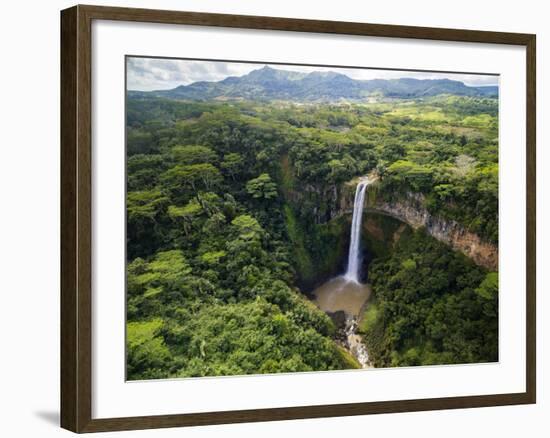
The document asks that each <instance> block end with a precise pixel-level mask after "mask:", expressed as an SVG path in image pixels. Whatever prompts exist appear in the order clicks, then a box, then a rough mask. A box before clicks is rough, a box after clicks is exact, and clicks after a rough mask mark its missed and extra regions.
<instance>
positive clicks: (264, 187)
mask: <svg viewBox="0 0 550 438" xmlns="http://www.w3.org/2000/svg"><path fill="white" fill-rule="evenodd" d="M246 191H247V192H248V194H249V195H251V196H252V197H253V198H254V199H263V200H269V199H273V198H276V197H277V185H276V184H275V183H274V182H273V180H272V179H271V177H270V176H269V174H267V173H262V174H261V175H260V176H258V177H257V178H253V179H251V180H250V181H248V182H247V183H246Z"/></svg>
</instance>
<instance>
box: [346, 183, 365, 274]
mask: <svg viewBox="0 0 550 438" xmlns="http://www.w3.org/2000/svg"><path fill="white" fill-rule="evenodd" d="M368 184H369V180H368V179H363V180H362V181H360V182H359V184H357V189H356V190H355V200H354V202H353V218H352V221H351V236H350V243H349V253H348V269H347V271H346V273H345V275H344V278H345V279H346V280H348V281H353V282H355V283H359V278H360V277H359V275H360V272H359V268H360V263H359V262H360V260H359V246H360V243H361V223H362V219H363V204H364V202H365V191H366V189H367V186H368Z"/></svg>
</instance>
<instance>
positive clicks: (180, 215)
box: [61, 6, 536, 432]
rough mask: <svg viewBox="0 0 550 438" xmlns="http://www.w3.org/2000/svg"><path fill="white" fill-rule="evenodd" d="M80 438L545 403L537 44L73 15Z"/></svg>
mask: <svg viewBox="0 0 550 438" xmlns="http://www.w3.org/2000/svg"><path fill="white" fill-rule="evenodd" d="M61 121H62V126H61V209H62V210H61V218H62V223H61V257H62V259H61V265H62V270H61V425H62V427H64V428H66V429H69V430H72V431H75V432H95V431H110V430H123V429H145V428H160V427H175V426H190V425H206V424H220V423H235V422H251V421H271V420H285V419H298V418H315V417H327V416H346V415H363V414H374V413H390V412H405V411H420V410H433V409H453V408H468V407H483V406H497V405H511V404H526V403H535V400H536V395H535V392H536V371H535V363H536V356H535V326H536V325H535V35H529V34H516V33H501V32H485V31H473V30H455V29H436V28H420V27H408V26H395V25H380V24H364V23H348V22H331V21H313V20H297V19H287V18H273V17H255V16H234V15H221V14H205V13H194V12H173V11H157V10H142V9H125V8H110V7H96V6H75V7H73V8H70V9H66V10H64V11H62V13H61Z"/></svg>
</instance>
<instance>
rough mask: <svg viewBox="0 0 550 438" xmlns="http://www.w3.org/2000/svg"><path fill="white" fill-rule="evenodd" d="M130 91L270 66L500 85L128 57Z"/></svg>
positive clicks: (468, 77) (474, 79)
mask: <svg viewBox="0 0 550 438" xmlns="http://www.w3.org/2000/svg"><path fill="white" fill-rule="evenodd" d="M127 63H128V68H127V76H128V82H127V84H128V89H129V90H142V91H150V90H164V89H172V88H175V87H177V86H178V85H188V84H191V83H193V82H197V81H220V80H222V79H225V78H226V77H228V76H242V75H245V74H247V73H250V72H251V71H252V70H256V69H259V68H262V67H264V66H265V65H269V66H270V67H273V68H276V69H280V70H293V71H301V72H306V73H310V72H312V71H336V72H338V73H342V74H345V75H347V76H349V77H350V78H353V79H396V78H417V79H441V78H449V79H453V80H457V81H461V82H464V83H465V84H466V85H475V86H478V85H498V77H497V76H492V75H477V74H475V75H474V74H452V73H430V72H409V71H395V70H375V69H366V68H361V69H357V68H355V69H350V68H333V67H304V66H295V65H273V64H251V63H244V62H219V61H189V60H183V59H158V58H131V57H129V58H127Z"/></svg>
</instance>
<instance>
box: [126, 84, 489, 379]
mask: <svg viewBox="0 0 550 438" xmlns="http://www.w3.org/2000/svg"><path fill="white" fill-rule="evenodd" d="M497 117H498V100H497V99H495V98H493V97H485V96H457V95H448V94H444V95H437V96H429V97H425V98H415V99H395V100H392V99H381V100H379V101H374V102H370V103H338V104H335V103H307V104H301V103H292V102H284V101H270V102H254V101H183V100H177V99H167V98H163V97H157V96H148V95H146V94H139V95H132V96H129V98H128V100H127V175H128V176H127V258H128V261H127V283H128V284H127V321H128V324H127V347H128V348H127V360H128V363H127V375H128V378H129V379H130V380H135V379H151V378H166V377H188V376H207V375H234V374H251V373H275V372H291V371H308V370H318V371H319V370H336V369H346V368H356V367H358V364H357V362H356V361H355V359H354V358H353V357H352V356H351V355H350V354H349V353H348V352H347V351H346V350H345V349H343V348H342V347H341V346H340V345H339V344H338V343H337V342H335V340H334V336H335V331H336V327H335V324H334V322H333V320H332V319H331V318H330V317H329V316H328V315H326V314H325V313H324V312H322V311H321V310H319V309H318V308H317V307H316V306H315V305H314V304H313V303H312V302H311V301H310V300H309V299H308V293H309V292H311V290H312V288H313V287H314V286H315V285H317V284H319V282H321V281H324V280H326V279H327V278H328V277H329V276H331V275H335V274H337V273H338V270H339V269H341V266H342V264H343V263H344V262H345V260H343V258H345V248H346V245H347V242H348V240H347V239H348V238H349V236H348V234H349V218H347V217H344V216H342V215H338V214H336V213H335V207H334V204H335V203H334V199H333V198H334V197H333V196H332V195H330V196H329V195H328V194H331V193H339V191H340V190H341V187H342V186H343V185H344V184H345V183H346V182H348V181H350V180H352V179H353V178H355V177H357V176H360V175H366V174H368V173H370V172H376V174H377V175H379V176H380V182H379V185H378V189H377V190H378V194H377V196H381V197H383V198H385V199H387V200H389V201H391V200H396V199H399V197H401V196H403V195H404V194H406V193H422V194H423V195H424V199H425V203H426V205H425V207H426V208H427V209H428V210H429V211H430V212H431V213H432V214H434V215H438V216H441V217H444V218H448V219H452V220H454V221H456V222H458V223H460V224H461V225H462V226H463V227H464V228H465V229H467V230H469V231H471V232H474V233H477V234H478V235H479V236H481V237H482V238H483V239H485V240H486V241H488V242H493V243H497V242H498V118H497ZM331 196H332V197H331ZM369 261H370V266H369V267H368V268H369V269H368V278H369V282H370V283H371V284H372V289H373V298H372V300H371V301H372V302H371V304H370V305H369V306H368V307H367V311H366V313H365V315H364V317H363V318H362V321H361V327H360V329H361V331H362V333H363V334H364V338H365V342H366V344H367V346H368V348H369V351H370V354H371V357H372V360H373V362H374V364H375V365H376V366H399V365H421V364H441V363H467V362H480V361H494V360H498V349H497V344H498V342H497V341H498V340H497V333H498V318H497V316H498V315H497V308H498V302H497V301H498V285H497V274H495V273H490V272H487V271H486V270H485V269H483V268H481V267H478V266H476V265H475V264H474V263H473V262H472V261H470V260H469V259H467V258H466V257H465V256H463V255H462V254H459V253H456V252H453V251H452V250H451V249H449V248H448V247H447V246H445V245H444V244H442V243H439V242H437V241H435V240H434V239H432V238H430V237H428V236H427V235H426V234H425V233H424V232H423V231H422V230H417V231H414V232H411V233H405V234H404V235H403V236H402V238H401V239H400V240H399V241H398V242H397V243H396V244H395V245H392V247H391V248H389V249H388V251H385V252H384V253H383V254H382V253H381V254H379V255H378V256H376V257H374V258H373V259H372V261H371V260H369Z"/></svg>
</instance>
